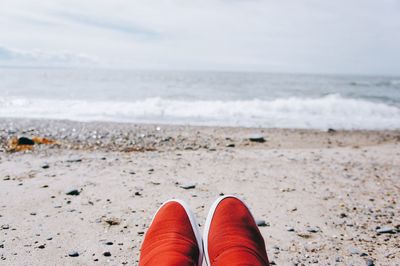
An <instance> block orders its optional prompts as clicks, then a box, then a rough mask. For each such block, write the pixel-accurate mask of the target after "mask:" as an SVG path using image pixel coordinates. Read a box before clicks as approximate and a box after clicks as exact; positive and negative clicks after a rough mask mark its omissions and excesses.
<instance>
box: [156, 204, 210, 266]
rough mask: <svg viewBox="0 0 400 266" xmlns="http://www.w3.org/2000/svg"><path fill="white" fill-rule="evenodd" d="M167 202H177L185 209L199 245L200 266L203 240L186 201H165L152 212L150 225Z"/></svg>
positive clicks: (199, 263)
mask: <svg viewBox="0 0 400 266" xmlns="http://www.w3.org/2000/svg"><path fill="white" fill-rule="evenodd" d="M169 202H177V203H179V204H180V205H181V206H182V207H183V208H184V209H185V212H186V214H187V216H188V218H189V221H190V224H191V226H192V229H193V233H194V236H195V237H196V241H197V245H198V247H199V261H198V265H199V266H201V265H202V263H203V256H204V251H203V240H202V237H201V233H200V229H199V225H198V224H197V222H196V218H195V216H194V214H193V212H192V211H191V210H190V207H189V205H188V204H187V203H186V202H184V201H182V200H178V199H171V200H167V201H165V202H164V203H163V204H162V205H161V206H160V207H159V208H158V210H157V211H156V213H155V214H154V216H153V219H152V220H151V223H150V226H151V225H152V224H153V221H154V218H155V217H156V215H157V213H158V212H159V210H160V209H161V208H162V207H163V206H164V205H165V204H167V203H169Z"/></svg>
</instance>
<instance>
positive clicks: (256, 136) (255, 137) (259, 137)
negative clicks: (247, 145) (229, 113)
mask: <svg viewBox="0 0 400 266" xmlns="http://www.w3.org/2000/svg"><path fill="white" fill-rule="evenodd" d="M249 140H250V141H251V142H259V143H264V142H265V141H266V140H265V138H264V137H263V136H262V135H259V134H253V135H251V136H249Z"/></svg>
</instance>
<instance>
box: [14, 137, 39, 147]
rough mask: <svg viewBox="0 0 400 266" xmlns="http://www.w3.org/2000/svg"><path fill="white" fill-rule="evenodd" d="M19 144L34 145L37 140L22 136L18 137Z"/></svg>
mask: <svg viewBox="0 0 400 266" xmlns="http://www.w3.org/2000/svg"><path fill="white" fill-rule="evenodd" d="M17 144H18V145H31V146H32V145H34V144H35V142H34V141H33V140H31V139H29V138H25V137H21V138H19V139H18V143H17Z"/></svg>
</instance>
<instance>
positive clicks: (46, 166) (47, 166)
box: [42, 163, 50, 169]
mask: <svg viewBox="0 0 400 266" xmlns="http://www.w3.org/2000/svg"><path fill="white" fill-rule="evenodd" d="M42 168H43V169H49V168H50V165H48V164H47V163H45V164H43V165H42Z"/></svg>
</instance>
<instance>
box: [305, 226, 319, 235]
mask: <svg viewBox="0 0 400 266" xmlns="http://www.w3.org/2000/svg"><path fill="white" fill-rule="evenodd" d="M307 231H308V232H310V233H318V232H319V231H320V230H319V228H318V227H315V226H310V227H307Z"/></svg>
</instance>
